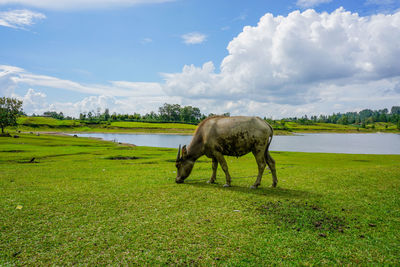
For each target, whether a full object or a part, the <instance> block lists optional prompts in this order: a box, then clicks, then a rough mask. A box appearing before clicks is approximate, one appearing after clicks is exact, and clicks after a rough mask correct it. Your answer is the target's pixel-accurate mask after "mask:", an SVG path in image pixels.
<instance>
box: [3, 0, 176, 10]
mask: <svg viewBox="0 0 400 267" xmlns="http://www.w3.org/2000/svg"><path fill="white" fill-rule="evenodd" d="M172 1H175V0H95V1H94V0H0V5H10V4H13V5H16V4H17V5H24V6H32V7H37V8H44V9H62V10H64V9H98V8H109V7H129V6H134V5H138V4H154V3H165V2H172Z"/></svg>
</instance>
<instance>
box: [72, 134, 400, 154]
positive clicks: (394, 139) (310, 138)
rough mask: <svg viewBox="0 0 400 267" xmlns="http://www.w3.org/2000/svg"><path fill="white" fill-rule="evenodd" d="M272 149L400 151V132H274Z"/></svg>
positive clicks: (133, 138)
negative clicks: (278, 134) (282, 133)
mask: <svg viewBox="0 0 400 267" xmlns="http://www.w3.org/2000/svg"><path fill="white" fill-rule="evenodd" d="M77 135H78V136H82V137H98V138H102V139H104V140H109V141H116V142H121V143H130V144H134V145H137V146H152V147H169V148H177V147H178V146H179V144H182V145H184V144H186V145H188V144H189V143H190V141H191V139H192V136H190V135H172V134H112V133H89V134H86V133H84V134H77ZM271 150H272V151H297V152H326V153H352V154H400V135H399V134H379V133H372V134H296V135H291V136H274V138H273V140H272V144H271Z"/></svg>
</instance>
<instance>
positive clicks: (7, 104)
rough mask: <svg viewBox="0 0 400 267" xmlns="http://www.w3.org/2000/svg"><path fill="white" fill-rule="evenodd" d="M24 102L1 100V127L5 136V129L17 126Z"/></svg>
mask: <svg viewBox="0 0 400 267" xmlns="http://www.w3.org/2000/svg"><path fill="white" fill-rule="evenodd" d="M21 107H22V101H20V100H18V99H16V98H8V97H1V98H0V127H1V133H2V134H4V128H5V127H7V126H14V125H17V118H18V116H19V115H20V114H21V113H22V108H21Z"/></svg>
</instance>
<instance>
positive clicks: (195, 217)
mask: <svg viewBox="0 0 400 267" xmlns="http://www.w3.org/2000/svg"><path fill="white" fill-rule="evenodd" d="M175 156H176V150H175V149H165V148H148V147H129V146H121V145H118V144H115V143H111V142H104V141H98V140H92V139H86V138H73V137H62V136H46V135H40V136H36V135H30V134H21V137H20V138H5V137H1V138H0V169H1V175H0V189H1V192H2V193H1V194H0V205H1V209H0V265H14V264H16V265H72V264H74V265H76V264H80V265H106V264H132V265H133V264H137V265H154V264H157V265H162V264H179V265H210V264H216V265H249V266H251V265H253V266H259V265H270V264H287V265H292V264H304V265H308V264H329V265H331V264H362V265H366V264H388V265H395V264H398V263H399V261H400V256H399V255H400V247H399V241H400V208H399V207H400V202H399V201H400V200H399V197H398V196H399V194H400V165H399V164H398V163H399V162H400V156H398V155H393V156H392V155H345V154H318V153H289V152H273V153H272V156H273V157H274V158H275V160H276V162H277V168H278V178H279V183H278V188H269V185H270V184H271V177H270V174H268V173H267V174H265V175H264V178H263V181H262V186H261V188H259V189H257V190H251V189H249V186H250V185H251V184H252V183H253V182H254V180H255V177H254V175H255V174H256V172H257V171H256V163H255V160H254V158H253V157H252V156H251V155H248V156H245V157H242V158H239V159H236V158H230V157H229V158H227V161H228V164H229V167H230V171H231V174H232V176H233V178H232V181H233V182H232V184H233V187H232V188H223V187H222V185H223V184H224V178H223V173H222V171H221V169H220V168H219V170H218V176H217V182H218V184H216V185H209V184H206V183H205V182H206V180H207V179H208V178H209V176H210V175H211V162H210V160H209V159H207V158H200V160H199V162H197V163H196V165H195V167H194V170H193V173H192V176H191V177H190V178H189V179H188V180H187V182H186V183H185V184H180V185H178V184H175V183H174V177H175V176H176V173H175V166H174V159H175ZM32 158H35V159H34V160H33V161H32ZM30 161H32V162H31V163H30Z"/></svg>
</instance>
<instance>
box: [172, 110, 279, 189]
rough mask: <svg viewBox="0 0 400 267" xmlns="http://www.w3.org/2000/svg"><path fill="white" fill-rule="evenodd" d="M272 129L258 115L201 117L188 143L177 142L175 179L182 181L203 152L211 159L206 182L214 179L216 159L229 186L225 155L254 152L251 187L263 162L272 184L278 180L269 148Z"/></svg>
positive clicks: (263, 167) (261, 172) (256, 184)
mask: <svg viewBox="0 0 400 267" xmlns="http://www.w3.org/2000/svg"><path fill="white" fill-rule="evenodd" d="M272 135H273V129H272V127H271V126H270V125H269V124H268V123H267V122H265V121H264V120H262V119H260V118H258V117H245V116H237V117H223V116H217V117H210V118H207V119H205V120H204V121H202V122H201V123H200V124H199V126H198V127H197V129H196V132H195V133H194V136H193V138H192V141H191V143H190V145H189V146H188V147H187V148H186V146H183V147H182V150H181V146H180V145H179V149H178V155H177V157H176V168H177V169H178V171H177V176H176V180H175V181H176V182H177V183H183V182H184V180H185V179H186V178H187V177H188V176H189V175H190V173H191V171H192V168H193V166H194V163H195V162H196V160H197V159H198V158H200V157H201V156H203V155H206V156H207V157H209V158H211V159H212V170H213V172H212V175H211V179H210V180H209V181H208V183H214V182H215V179H216V175H217V167H218V163H219V164H221V167H222V170H223V171H224V172H225V176H226V184H225V185H224V187H229V186H231V176H230V174H229V172H228V165H227V164H226V161H225V158H224V155H227V156H236V157H240V156H243V155H246V154H247V153H249V152H253V155H254V157H255V158H256V161H257V164H258V176H257V180H256V182H255V183H254V185H253V186H252V188H257V187H258V186H259V185H260V183H261V177H262V174H263V172H264V169H265V166H266V164H268V166H269V168H270V169H271V173H272V186H273V187H275V186H276V185H277V183H278V179H277V177H276V169H275V161H274V160H273V159H272V157H271V155H270V153H269V151H268V148H269V145H270V144H271V141H272Z"/></svg>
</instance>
